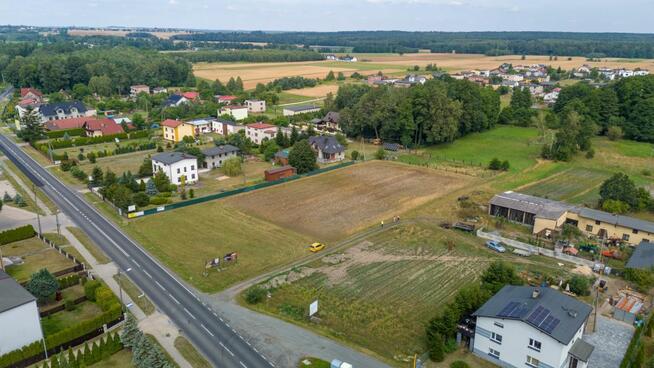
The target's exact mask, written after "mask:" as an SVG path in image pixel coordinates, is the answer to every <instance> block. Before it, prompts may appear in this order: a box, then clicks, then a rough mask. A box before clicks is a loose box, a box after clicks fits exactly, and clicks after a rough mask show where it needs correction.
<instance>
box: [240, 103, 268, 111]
mask: <svg viewBox="0 0 654 368" xmlns="http://www.w3.org/2000/svg"><path fill="white" fill-rule="evenodd" d="M245 106H246V107H247V108H248V112H265V111H266V101H263V100H245Z"/></svg>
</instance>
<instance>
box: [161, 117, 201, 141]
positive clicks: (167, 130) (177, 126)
mask: <svg viewBox="0 0 654 368" xmlns="http://www.w3.org/2000/svg"><path fill="white" fill-rule="evenodd" d="M161 129H162V130H163V138H164V139H165V140H167V141H172V142H175V143H177V142H180V141H181V140H182V139H184V137H194V136H195V128H194V127H193V125H191V124H186V123H185V122H183V121H179V120H172V119H166V120H164V121H163V122H162V123H161Z"/></svg>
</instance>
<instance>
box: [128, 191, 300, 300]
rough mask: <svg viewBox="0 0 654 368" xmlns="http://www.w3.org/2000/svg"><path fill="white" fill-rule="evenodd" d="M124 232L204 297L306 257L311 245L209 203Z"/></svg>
mask: <svg viewBox="0 0 654 368" xmlns="http://www.w3.org/2000/svg"><path fill="white" fill-rule="evenodd" d="M125 229H126V230H127V231H128V232H129V234H130V235H131V236H132V237H134V238H135V239H136V240H137V241H139V242H140V243H141V244H142V245H143V246H144V247H145V248H146V249H147V250H148V251H149V252H150V253H152V254H153V255H155V256H156V257H157V258H159V259H160V260H162V261H163V262H164V263H165V264H167V265H168V266H169V267H171V268H172V270H173V271H175V272H176V273H177V274H178V275H180V276H181V277H182V278H183V279H184V280H186V281H188V282H190V283H191V284H193V285H194V286H196V287H198V288H199V289H201V290H202V291H206V292H215V291H218V290H222V289H223V288H225V287H227V286H229V285H231V284H233V283H235V282H238V281H242V280H246V279H248V278H250V277H254V276H256V275H258V274H261V273H262V272H265V271H268V270H272V269H274V268H275V267H279V266H280V265H282V264H285V263H288V262H291V261H292V260H294V259H297V258H299V257H300V256H303V255H306V249H305V246H306V244H308V243H309V242H310V241H309V239H307V238H305V237H303V236H301V235H299V234H297V233H295V232H293V231H290V230H286V229H283V228H281V227H278V226H276V225H272V224H270V223H268V222H265V221H262V220H258V219H256V218H254V217H251V216H248V215H245V214H244V213H242V212H240V211H238V210H236V209H234V208H231V207H228V206H226V205H224V204H222V203H221V202H220V201H211V202H206V203H203V204H198V205H195V206H190V207H185V208H180V209H176V210H174V211H170V212H164V213H160V214H157V215H153V216H146V217H142V218H138V219H135V220H131V221H130V222H129V223H128V225H127V226H125ZM229 252H238V254H239V256H238V262H237V263H234V264H231V265H229V266H227V267H225V268H223V269H222V270H221V271H218V270H216V269H213V270H210V272H209V273H208V276H206V277H205V276H203V274H204V272H205V269H204V265H205V263H206V262H207V261H208V260H210V259H213V258H221V257H222V256H223V255H225V254H227V253H229Z"/></svg>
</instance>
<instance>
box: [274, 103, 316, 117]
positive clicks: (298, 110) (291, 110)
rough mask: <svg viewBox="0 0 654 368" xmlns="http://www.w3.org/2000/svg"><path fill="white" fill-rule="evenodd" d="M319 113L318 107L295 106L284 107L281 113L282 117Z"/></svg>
mask: <svg viewBox="0 0 654 368" xmlns="http://www.w3.org/2000/svg"><path fill="white" fill-rule="evenodd" d="M317 111H320V106H314V105H296V106H286V107H284V110H282V113H283V115H284V116H293V115H299V114H307V113H310V112H317Z"/></svg>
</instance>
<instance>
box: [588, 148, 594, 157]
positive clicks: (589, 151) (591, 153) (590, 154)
mask: <svg viewBox="0 0 654 368" xmlns="http://www.w3.org/2000/svg"><path fill="white" fill-rule="evenodd" d="M593 157H595V149H593V148H589V149H588V151H586V158H587V159H591V158H593Z"/></svg>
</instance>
